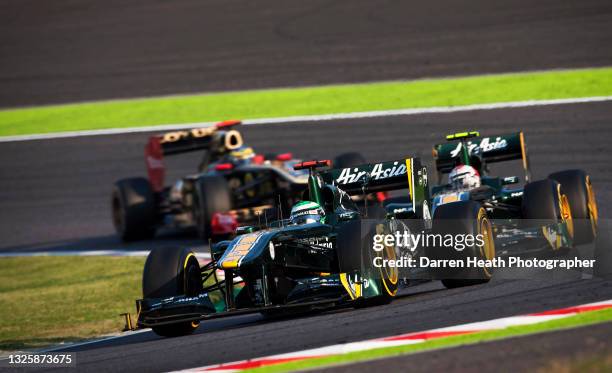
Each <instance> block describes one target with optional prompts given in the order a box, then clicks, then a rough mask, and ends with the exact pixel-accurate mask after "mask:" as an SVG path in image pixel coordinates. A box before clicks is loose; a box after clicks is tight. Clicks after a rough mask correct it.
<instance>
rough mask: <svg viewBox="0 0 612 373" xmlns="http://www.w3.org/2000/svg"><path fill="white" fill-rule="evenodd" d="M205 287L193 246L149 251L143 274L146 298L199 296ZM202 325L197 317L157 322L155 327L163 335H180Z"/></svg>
mask: <svg viewBox="0 0 612 373" xmlns="http://www.w3.org/2000/svg"><path fill="white" fill-rule="evenodd" d="M202 289H203V284H202V273H201V270H200V264H199V263H198V260H197V258H196V256H195V254H194V253H193V252H192V251H191V250H189V249H187V248H178V247H165V248H164V247H162V248H156V249H153V250H152V251H151V252H150V253H149V256H148V257H147V261H146V263H145V267H144V272H143V275H142V293H143V297H144V298H167V297H172V296H177V295H186V296H197V295H198V294H200V293H201V292H202ZM198 325H199V322H197V321H193V322H191V321H189V322H180V323H174V324H168V325H160V326H154V327H153V328H152V329H153V331H154V332H155V333H156V334H158V335H161V336H163V337H177V336H181V335H186V334H191V333H193V332H194V331H195V330H196V329H197V327H198Z"/></svg>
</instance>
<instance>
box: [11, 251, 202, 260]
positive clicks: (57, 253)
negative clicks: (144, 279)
mask: <svg viewBox="0 0 612 373" xmlns="http://www.w3.org/2000/svg"><path fill="white" fill-rule="evenodd" d="M149 252H150V251H149V250H133V251H130V250H72V251H71V250H54V251H5V252H0V258H11V257H30V256H136V257H141V256H147V255H149ZM196 256H197V257H198V258H204V259H210V254H209V253H196Z"/></svg>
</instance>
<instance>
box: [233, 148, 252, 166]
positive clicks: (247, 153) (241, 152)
mask: <svg viewBox="0 0 612 373" xmlns="http://www.w3.org/2000/svg"><path fill="white" fill-rule="evenodd" d="M254 157H255V152H254V151H253V148H251V147H249V146H241V147H239V148H237V149H234V150H232V151H231V152H230V153H229V158H230V160H231V161H232V162H233V163H236V164H243V163H250V162H251V160H252V159H253V158H254Z"/></svg>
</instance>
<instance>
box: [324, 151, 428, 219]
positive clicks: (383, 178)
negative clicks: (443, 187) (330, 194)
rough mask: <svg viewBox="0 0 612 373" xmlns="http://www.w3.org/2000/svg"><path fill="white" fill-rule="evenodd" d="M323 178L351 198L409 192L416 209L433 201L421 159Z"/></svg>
mask: <svg viewBox="0 0 612 373" xmlns="http://www.w3.org/2000/svg"><path fill="white" fill-rule="evenodd" d="M320 175H321V178H322V179H323V181H324V182H325V183H326V184H333V185H336V186H337V187H338V188H340V189H342V190H343V191H345V192H347V193H348V194H350V195H358V194H362V193H375V192H387V191H391V190H400V189H407V190H408V193H409V194H410V199H411V200H412V204H413V206H414V207H415V208H416V206H418V205H422V203H423V201H425V200H426V199H427V198H429V189H428V180H427V167H425V166H424V165H422V164H421V160H420V158H406V159H399V160H395V161H387V162H381V163H371V164H363V165H359V166H355V167H349V168H336V169H331V170H328V171H324V172H321V174H320Z"/></svg>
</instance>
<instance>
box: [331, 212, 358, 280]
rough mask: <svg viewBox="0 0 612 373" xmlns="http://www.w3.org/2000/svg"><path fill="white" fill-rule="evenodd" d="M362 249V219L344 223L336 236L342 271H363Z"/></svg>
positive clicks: (339, 264)
mask: <svg viewBox="0 0 612 373" xmlns="http://www.w3.org/2000/svg"><path fill="white" fill-rule="evenodd" d="M361 250H362V244H361V220H355V221H349V222H346V223H344V224H342V225H341V226H340V227H339V228H338V236H337V238H336V253H337V255H338V267H339V270H340V273H350V272H354V271H361Z"/></svg>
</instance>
